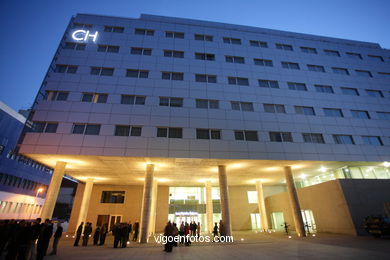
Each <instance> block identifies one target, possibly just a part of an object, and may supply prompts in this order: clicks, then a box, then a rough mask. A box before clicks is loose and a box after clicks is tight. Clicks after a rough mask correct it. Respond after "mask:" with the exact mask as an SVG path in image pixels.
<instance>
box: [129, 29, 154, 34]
mask: <svg viewBox="0 0 390 260" xmlns="http://www.w3.org/2000/svg"><path fill="white" fill-rule="evenodd" d="M134 34H137V35H148V36H153V35H154V30H151V29H139V28H136V29H135V30H134Z"/></svg>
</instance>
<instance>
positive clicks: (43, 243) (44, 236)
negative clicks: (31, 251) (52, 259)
mask: <svg viewBox="0 0 390 260" xmlns="http://www.w3.org/2000/svg"><path fill="white" fill-rule="evenodd" d="M52 235H53V225H52V223H51V221H50V219H46V220H45V223H44V224H43V227H42V229H41V232H40V234H39V237H38V243H37V260H42V259H43V257H44V256H45V255H46V252H47V249H48V247H49V243H50V238H51V236H52Z"/></svg>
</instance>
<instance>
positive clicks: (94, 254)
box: [45, 232, 390, 260]
mask: <svg viewBox="0 0 390 260" xmlns="http://www.w3.org/2000/svg"><path fill="white" fill-rule="evenodd" d="M234 239H235V241H234V243H230V244H222V243H218V244H217V243H207V244H206V243H202V244H192V246H190V247H186V246H179V247H176V248H173V252H172V253H165V252H163V248H162V246H161V245H158V244H156V243H154V242H152V243H149V244H142V245H141V244H137V243H131V244H130V245H129V247H127V248H117V249H114V248H112V237H109V238H108V244H107V245H105V246H102V247H96V246H92V245H90V246H88V247H77V248H75V247H73V246H72V243H73V240H71V239H69V238H68V239H67V238H65V237H64V239H63V240H61V242H60V247H59V250H58V255H57V256H47V257H45V260H70V259H72V260H73V259H82V260H103V259H104V260H106V259H107V260H114V259H115V260H125V259H137V260H142V259H145V260H146V259H147V260H151V259H172V260H176V259H180V260H185V259H212V260H217V259H235V260H236V259H245V260H251V259H332V260H335V259H354V260H356V259H375V260H380V259H387V260H389V259H390V239H374V238H372V237H350V236H342V235H330V234H323V235H321V234H320V235H317V236H316V237H307V238H304V239H300V238H294V237H293V238H291V239H289V238H287V237H286V236H284V235H282V234H277V233H273V234H263V233H257V234H256V233H252V232H235V233H234ZM242 239H243V240H242ZM152 240H154V239H152ZM90 243H91V241H90ZM49 252H50V251H49Z"/></svg>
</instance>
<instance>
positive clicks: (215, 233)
mask: <svg viewBox="0 0 390 260" xmlns="http://www.w3.org/2000/svg"><path fill="white" fill-rule="evenodd" d="M217 236H218V223H217V222H215V225H214V229H213V242H215V237H217Z"/></svg>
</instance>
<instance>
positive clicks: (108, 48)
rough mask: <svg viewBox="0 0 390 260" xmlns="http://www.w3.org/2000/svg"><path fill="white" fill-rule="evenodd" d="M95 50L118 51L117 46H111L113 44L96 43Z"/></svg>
mask: <svg viewBox="0 0 390 260" xmlns="http://www.w3.org/2000/svg"><path fill="white" fill-rule="evenodd" d="M97 51H98V52H112V53H118V52H119V46H113V45H98V47H97Z"/></svg>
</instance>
